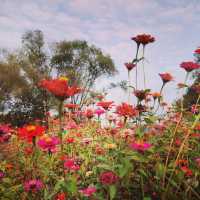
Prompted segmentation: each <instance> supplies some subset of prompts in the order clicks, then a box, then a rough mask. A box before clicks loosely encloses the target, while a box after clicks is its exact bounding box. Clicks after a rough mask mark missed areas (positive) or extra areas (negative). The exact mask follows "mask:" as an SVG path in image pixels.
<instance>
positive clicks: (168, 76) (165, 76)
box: [159, 73, 173, 84]
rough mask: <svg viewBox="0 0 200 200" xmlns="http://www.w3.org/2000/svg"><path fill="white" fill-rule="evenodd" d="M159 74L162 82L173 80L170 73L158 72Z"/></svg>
mask: <svg viewBox="0 0 200 200" xmlns="http://www.w3.org/2000/svg"><path fill="white" fill-rule="evenodd" d="M159 75H160V77H161V79H162V81H163V83H164V84H165V83H167V82H170V81H172V80H173V76H172V75H171V74H170V73H162V74H161V73H160V74H159Z"/></svg>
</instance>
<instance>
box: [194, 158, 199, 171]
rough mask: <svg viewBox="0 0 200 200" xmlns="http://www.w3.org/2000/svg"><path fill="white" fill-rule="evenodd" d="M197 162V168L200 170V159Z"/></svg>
mask: <svg viewBox="0 0 200 200" xmlns="http://www.w3.org/2000/svg"><path fill="white" fill-rule="evenodd" d="M195 162H196V163H197V166H198V167H199V168H200V157H199V158H196V159H195Z"/></svg>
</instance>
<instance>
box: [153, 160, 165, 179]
mask: <svg viewBox="0 0 200 200" xmlns="http://www.w3.org/2000/svg"><path fill="white" fill-rule="evenodd" d="M164 168H165V167H164V165H163V164H162V163H157V164H156V166H155V169H156V176H157V177H158V178H162V177H163V174H164Z"/></svg>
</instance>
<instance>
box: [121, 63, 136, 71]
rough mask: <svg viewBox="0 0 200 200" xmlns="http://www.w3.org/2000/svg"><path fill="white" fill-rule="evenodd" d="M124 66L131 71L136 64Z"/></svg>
mask: <svg viewBox="0 0 200 200" xmlns="http://www.w3.org/2000/svg"><path fill="white" fill-rule="evenodd" d="M124 65H125V67H126V68H127V70H128V71H131V70H132V69H133V68H134V67H135V66H136V64H133V63H125V64H124Z"/></svg>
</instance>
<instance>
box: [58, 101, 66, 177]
mask: <svg viewBox="0 0 200 200" xmlns="http://www.w3.org/2000/svg"><path fill="white" fill-rule="evenodd" d="M58 112H59V134H58V136H59V138H60V148H61V149H60V150H61V156H63V155H64V151H63V150H64V148H63V116H62V114H63V100H61V101H60V102H59V107H58ZM62 170H63V176H64V177H65V169H64V161H63V162H62Z"/></svg>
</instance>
